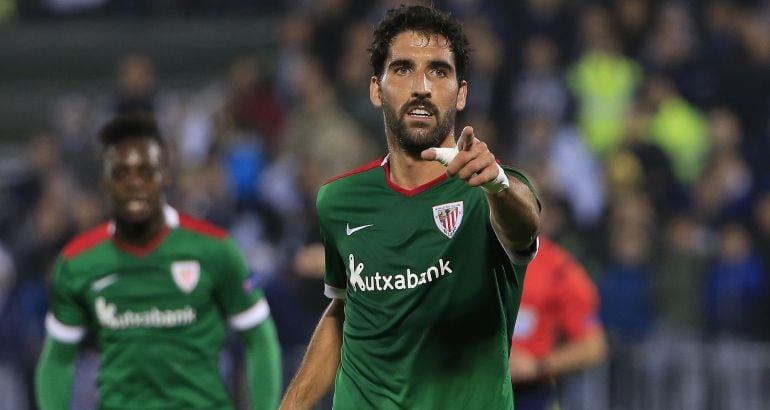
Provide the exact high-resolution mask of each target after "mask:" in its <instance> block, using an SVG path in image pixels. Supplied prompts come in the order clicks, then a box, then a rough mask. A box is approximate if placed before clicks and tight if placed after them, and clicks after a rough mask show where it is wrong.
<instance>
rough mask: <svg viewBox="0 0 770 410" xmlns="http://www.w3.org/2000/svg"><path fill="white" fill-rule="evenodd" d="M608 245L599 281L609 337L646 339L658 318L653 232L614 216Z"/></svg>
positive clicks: (624, 340)
mask: <svg viewBox="0 0 770 410" xmlns="http://www.w3.org/2000/svg"><path fill="white" fill-rule="evenodd" d="M629 222H630V221H629ZM609 247H610V259H609V264H608V265H607V267H606V268H605V270H604V271H603V272H602V273H601V274H600V276H599V279H598V283H597V285H598V288H599V295H600V298H601V300H602V305H601V318H602V322H603V323H604V325H605V329H606V331H607V337H608V339H609V341H610V343H611V344H616V345H621V346H622V345H624V344H627V343H638V342H642V341H645V340H646V338H647V337H648V336H649V334H650V332H651V331H652V329H653V324H654V322H655V309H654V307H653V306H654V305H653V300H652V280H653V278H654V271H653V266H652V263H651V262H652V261H651V259H650V251H651V250H650V233H649V232H648V231H646V230H645V229H644V228H642V227H640V226H634V225H633V224H628V223H623V222H622V221H621V220H615V221H613V222H612V228H611V232H610V237H609Z"/></svg>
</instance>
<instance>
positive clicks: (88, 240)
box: [62, 222, 111, 260]
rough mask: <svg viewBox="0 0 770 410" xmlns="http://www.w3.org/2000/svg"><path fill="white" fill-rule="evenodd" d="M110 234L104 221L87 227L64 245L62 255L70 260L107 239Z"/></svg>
mask: <svg viewBox="0 0 770 410" xmlns="http://www.w3.org/2000/svg"><path fill="white" fill-rule="evenodd" d="M110 236H111V235H110V231H109V224H108V223H106V222H105V223H103V224H101V225H98V226H96V227H95V228H92V229H89V230H87V231H85V232H83V233H81V234H79V235H77V236H76V237H75V238H73V239H72V240H71V241H69V242H68V243H67V244H66V245H65V246H64V249H63V250H62V255H64V258H65V259H67V260H71V259H73V258H75V257H76V256H78V255H80V254H82V253H83V252H86V251H87V250H89V249H92V248H94V247H95V246H97V245H99V244H100V243H102V242H104V241H106V240H108V239H109V238H110Z"/></svg>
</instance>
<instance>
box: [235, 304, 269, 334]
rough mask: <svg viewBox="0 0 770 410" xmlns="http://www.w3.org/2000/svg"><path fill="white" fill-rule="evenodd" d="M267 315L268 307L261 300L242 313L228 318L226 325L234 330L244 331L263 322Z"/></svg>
mask: <svg viewBox="0 0 770 410" xmlns="http://www.w3.org/2000/svg"><path fill="white" fill-rule="evenodd" d="M269 315H270V305H268V304H267V300H265V299H264V298H263V299H260V300H259V302H257V303H255V304H254V305H253V306H251V307H250V308H248V309H246V310H244V311H243V312H241V313H238V314H236V315H233V316H230V318H229V319H228V320H227V323H228V324H229V325H230V327H231V328H233V329H235V330H246V329H251V328H252V327H254V326H256V325H258V324H260V323H262V322H264V321H265V319H267V317H268V316H269Z"/></svg>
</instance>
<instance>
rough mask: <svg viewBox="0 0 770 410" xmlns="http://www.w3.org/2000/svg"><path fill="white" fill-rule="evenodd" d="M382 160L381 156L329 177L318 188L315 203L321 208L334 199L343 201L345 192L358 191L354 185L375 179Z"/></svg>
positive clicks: (365, 183) (367, 184)
mask: <svg viewBox="0 0 770 410" xmlns="http://www.w3.org/2000/svg"><path fill="white" fill-rule="evenodd" d="M382 162H383V158H378V159H376V160H374V161H372V162H369V163H367V164H364V165H362V166H360V167H358V168H355V169H353V170H350V171H348V172H345V173H343V174H340V175H338V176H336V177H334V178H330V179H329V180H327V181H326V182H324V183H323V185H321V187H320V189H319V190H318V197H317V199H316V205H317V206H318V207H319V208H322V207H323V206H325V205H328V204H329V203H330V202H334V199H338V200H340V201H345V200H346V199H347V198H345V194H346V193H355V192H358V190H357V189H356V187H361V186H371V185H372V181H375V180H376V177H375V175H379V174H377V173H376V171H377V170H380V169H382ZM373 178H375V179H373ZM380 180H381V179H380Z"/></svg>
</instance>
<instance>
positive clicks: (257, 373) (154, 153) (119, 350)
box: [36, 114, 281, 410]
mask: <svg viewBox="0 0 770 410" xmlns="http://www.w3.org/2000/svg"><path fill="white" fill-rule="evenodd" d="M99 137H100V139H101V142H102V144H103V147H104V151H103V166H104V175H103V187H104V189H105V191H106V192H107V194H108V195H109V198H110V200H111V202H112V217H113V219H112V221H110V222H108V223H105V224H103V225H100V226H98V227H96V228H94V229H92V230H91V231H89V232H86V233H84V234H81V235H80V236H78V237H76V238H75V239H74V240H72V241H71V242H70V243H69V244H68V245H66V246H65V248H64V250H63V251H62V253H61V254H60V256H59V258H58V260H57V262H56V267H55V270H54V273H53V279H52V285H51V302H50V310H49V313H48V315H47V317H46V330H47V335H46V341H45V345H44V348H43V353H42V355H41V358H40V362H39V365H38V370H37V374H36V389H37V399H38V404H39V406H40V408H41V409H43V410H53V409H69V402H70V395H71V388H72V382H73V373H74V361H75V357H76V353H77V349H78V342H80V341H81V340H82V339H83V337H84V335H85V334H86V332H87V331H88V332H93V335H94V336H95V340H96V343H97V345H98V348H99V353H100V359H101V368H100V372H99V377H98V386H99V396H100V397H99V398H100V403H99V408H100V409H105V410H106V409H135V410H152V409H164V410H165V409H179V410H192V409H208V410H211V409H232V408H233V404H232V402H231V399H230V397H229V394H228V392H227V390H226V387H225V385H224V383H223V381H222V379H221V377H220V374H219V367H218V359H219V353H220V348H221V347H222V343H223V340H224V337H225V325H229V326H230V327H231V328H232V329H234V330H236V331H238V332H239V334H240V336H241V338H242V340H243V341H244V345H245V359H246V370H247V376H248V380H249V388H250V393H251V401H252V405H253V408H256V409H274V408H275V407H276V406H277V405H278V400H279V398H280V389H281V388H280V358H279V357H280V352H279V347H278V340H277V337H276V332H275V325H274V324H273V321H272V318H271V317H270V309H269V307H268V304H267V302H266V300H265V299H264V297H263V296H262V292H261V290H260V289H258V288H256V284H255V282H254V278H253V277H252V276H251V275H249V272H248V268H247V267H246V264H245V262H244V259H243V257H242V255H241V253H240V251H239V250H238V248H237V245H236V244H235V242H234V241H233V240H232V239H231V238H230V237H229V236H228V235H227V234H226V232H224V231H222V230H220V229H218V228H216V227H214V226H212V225H209V224H208V223H206V222H203V221H201V220H198V219H194V218H191V217H189V216H186V215H184V214H180V213H179V212H177V211H176V210H175V209H173V208H171V207H170V206H169V205H167V204H166V201H165V198H164V189H165V188H166V187H167V186H168V184H169V177H168V171H167V153H166V146H165V144H164V142H163V139H162V138H161V135H160V132H159V131H158V127H157V125H156V123H155V121H154V119H152V117H149V116H146V115H139V114H133V115H126V116H122V117H118V118H116V119H114V120H112V121H111V122H109V123H108V124H107V125H106V126H105V127H104V128H103V129H102V130H101V132H100V134H99Z"/></svg>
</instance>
